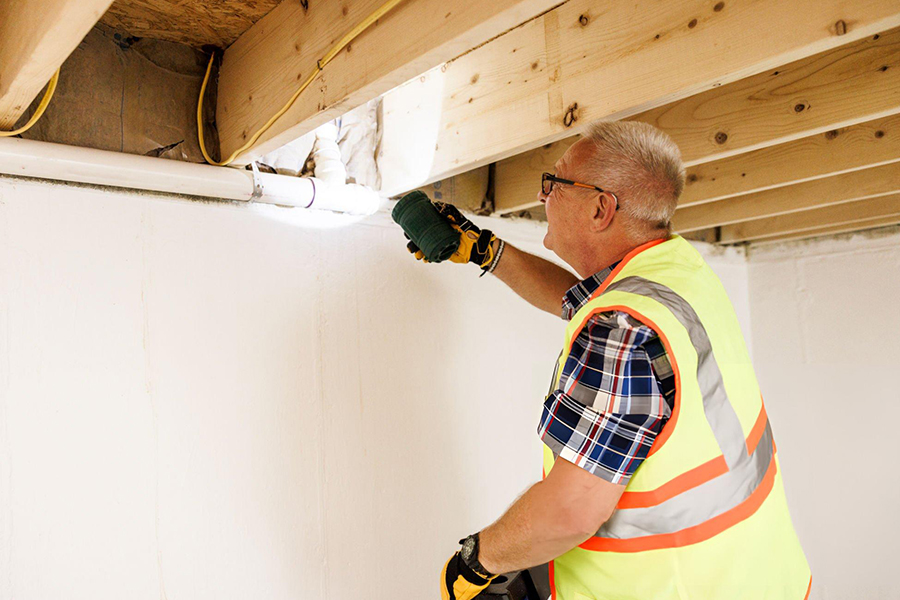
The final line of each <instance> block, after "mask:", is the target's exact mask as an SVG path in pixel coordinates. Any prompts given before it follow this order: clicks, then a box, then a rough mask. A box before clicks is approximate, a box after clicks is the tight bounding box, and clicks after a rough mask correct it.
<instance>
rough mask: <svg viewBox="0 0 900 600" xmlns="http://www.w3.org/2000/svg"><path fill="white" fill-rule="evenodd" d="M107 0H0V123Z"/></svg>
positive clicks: (8, 122) (42, 81)
mask: <svg viewBox="0 0 900 600" xmlns="http://www.w3.org/2000/svg"><path fill="white" fill-rule="evenodd" d="M110 4H112V0H17V1H13V0H8V1H4V2H0V129H3V130H11V129H12V128H13V126H14V125H15V124H16V121H18V119H19V117H21V116H22V113H24V112H25V110H26V109H27V108H28V106H29V105H30V104H31V101H32V100H34V98H35V97H36V96H37V95H38V93H39V92H40V91H41V89H43V87H44V86H45V85H47V82H48V81H49V80H50V78H51V77H52V76H53V73H54V72H55V71H56V69H58V68H59V67H60V65H62V64H63V62H64V61H65V60H66V58H67V57H68V56H69V54H71V53H72V51H73V50H74V49H75V48H76V47H77V46H78V44H79V42H81V40H82V39H84V36H86V35H87V33H88V31H90V30H91V27H93V26H94V25H95V24H96V23H97V21H99V20H100V17H101V16H103V13H104V12H105V11H106V9H107V8H109V5H110Z"/></svg>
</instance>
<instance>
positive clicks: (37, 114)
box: [0, 69, 59, 137]
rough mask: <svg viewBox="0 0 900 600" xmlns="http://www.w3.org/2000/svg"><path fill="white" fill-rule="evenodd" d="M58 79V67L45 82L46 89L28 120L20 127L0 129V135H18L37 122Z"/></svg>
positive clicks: (54, 89) (48, 102)
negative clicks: (9, 129)
mask: <svg viewBox="0 0 900 600" xmlns="http://www.w3.org/2000/svg"><path fill="white" fill-rule="evenodd" d="M58 81H59V69H57V70H56V73H54V74H53V77H51V78H50V83H48V84H47V91H46V92H44V97H43V98H41V103H40V104H38V107H37V110H36V111H34V114H33V115H31V118H30V119H28V122H27V123H25V125H23V126H22V127H19V128H18V129H14V130H13V131H0V137H12V136H14V135H19V134H20V133H25V132H26V131H28V130H29V129H31V126H32V125H34V124H35V123H37V122H38V119H40V118H41V115H43V114H44V111H45V110H47V105H48V104H50V98H52V97H53V92H55V91H56V82H58Z"/></svg>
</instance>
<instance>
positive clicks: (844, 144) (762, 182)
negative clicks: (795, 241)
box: [678, 115, 900, 207]
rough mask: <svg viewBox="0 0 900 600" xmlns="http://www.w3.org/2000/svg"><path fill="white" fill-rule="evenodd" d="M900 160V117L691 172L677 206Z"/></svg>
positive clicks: (820, 135)
mask: <svg viewBox="0 0 900 600" xmlns="http://www.w3.org/2000/svg"><path fill="white" fill-rule="evenodd" d="M897 161H900V115H893V116H890V117H885V118H883V119H876V120H874V121H868V122H866V123H860V124H859V125H851V126H850V127H842V128H839V129H832V130H830V131H826V132H825V133H820V134H817V135H813V136H810V137H806V138H801V139H799V140H794V141H792V142H788V143H786V144H779V145H777V146H770V147H768V148H763V149H760V150H754V151H753V152H748V153H747V154H740V155H738V156H731V157H729V158H724V159H722V160H717V161H714V162H710V163H705V164H702V165H697V166H694V167H691V168H690V169H688V174H687V176H688V183H687V185H686V186H685V190H684V193H683V194H682V195H681V200H680V201H679V203H678V206H679V207H685V206H691V205H695V204H702V203H704V202H710V201H714V200H722V199H724V198H729V197H732V196H738V195H741V194H748V193H752V192H757V191H762V190H765V189H770V188H775V187H781V186H784V185H790V184H794V183H800V182H803V181H807V180H810V179H818V178H820V177H827V176H830V175H837V174H840V173H846V172H850V171H857V170H859V169H865V168H868V167H874V166H878V165H883V164H888V163H892V162H897Z"/></svg>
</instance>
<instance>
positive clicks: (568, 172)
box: [538, 140, 596, 264]
mask: <svg viewBox="0 0 900 600" xmlns="http://www.w3.org/2000/svg"><path fill="white" fill-rule="evenodd" d="M589 159H590V142H589V141H588V140H578V141H577V142H575V143H574V144H572V146H571V147H570V148H569V149H568V150H566V153H565V154H564V155H563V156H562V157H561V158H560V159H559V160H558V161H556V167H555V168H556V172H555V174H556V176H557V177H562V178H563V179H569V180H572V181H580V182H583V183H591V182H587V181H585V180H584V174H583V169H582V168H581V166H582V165H584V164H585V163H586V161H587V160H589ZM595 194H596V192H594V191H592V190H585V189H583V188H577V187H574V186H571V185H563V184H559V183H556V184H554V185H553V189H552V190H551V191H550V194H549V195H547V196H544V195H543V194H542V193H540V192H539V193H538V196H539V198H540V199H541V200H542V201H543V202H544V203H545V208H546V210H547V234H546V235H545V236H544V247H546V248H547V249H548V250H552V251H553V252H555V253H556V254H557V256H559V257H560V258H562V259H563V260H564V261H566V262H568V263H569V264H572V263H571V262H570V261H571V259H572V258H574V257H575V256H576V255H577V254H576V252H575V251H576V249H577V246H578V245H579V244H581V243H583V241H584V234H585V233H586V232H587V231H588V228H589V224H590V217H591V214H592V210H593V208H592V207H593V204H594V203H593V202H590V199H591V198H592V196H593V195H595Z"/></svg>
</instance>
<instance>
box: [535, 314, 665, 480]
mask: <svg viewBox="0 0 900 600" xmlns="http://www.w3.org/2000/svg"><path fill="white" fill-rule="evenodd" d="M586 299H587V298H584V299H582V298H578V299H577V300H579V301H577V302H575V303H574V304H575V306H572V305H570V304H568V302H566V303H564V310H563V316H564V317H568V318H571V316H572V312H573V310H572V309H573V308H577V305H578V304H583V303H584V301H586ZM673 379H674V377H673V374H672V370H671V367H670V365H669V362H668V359H667V356H666V354H665V351H664V349H663V348H662V344H661V343H660V342H659V338H658V336H657V334H656V332H654V331H653V330H652V329H651V328H649V327H647V326H646V325H644V324H642V323H640V322H639V321H637V320H636V319H634V318H633V317H631V316H630V315H628V314H627V313H624V312H617V311H614V312H608V313H601V314H598V315H594V316H593V317H592V318H591V319H590V320H588V322H587V323H586V324H585V325H584V327H583V328H582V330H581V331H580V332H579V333H578V335H577V336H576V338H575V340H574V342H573V345H572V350H571V352H570V353H569V356H568V358H567V359H566V362H565V364H564V365H563V368H562V373H561V375H560V378H559V383H558V385H557V386H556V388H555V389H554V390H553V391H552V393H551V394H550V395H548V396H547V399H546V400H545V402H544V407H543V412H542V414H541V421H540V425H539V427H538V434H539V435H540V437H541V440H542V441H543V442H544V443H545V444H546V445H547V446H549V448H550V449H551V450H552V451H553V454H554V456H556V457H561V458H564V459H566V460H568V461H569V462H571V463H573V464H575V465H578V466H579V467H581V468H583V469H585V470H586V471H588V472H590V473H593V474H594V475H597V476H599V477H602V478H603V479H605V480H606V481H609V482H611V483H616V484H622V485H624V484H626V483H628V481H629V479H630V478H631V476H632V475H633V474H634V472H635V470H636V469H637V468H638V467H639V466H640V464H641V462H642V461H643V460H644V458H646V457H647V453H648V452H649V450H650V447H651V446H652V445H653V442H654V440H655V439H656V436H657V435H658V434H659V432H660V431H661V430H662V427H663V425H665V423H666V421H667V420H668V418H669V416H671V400H672V396H674V385H673Z"/></svg>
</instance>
